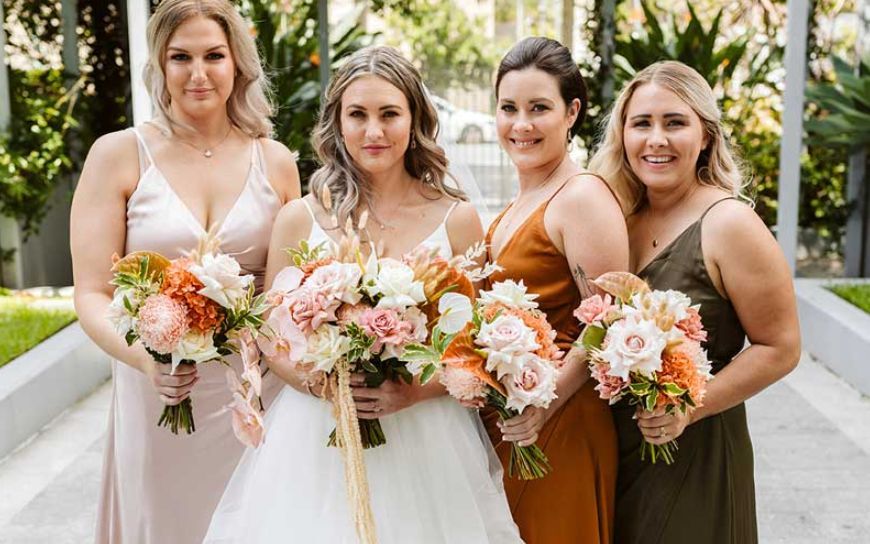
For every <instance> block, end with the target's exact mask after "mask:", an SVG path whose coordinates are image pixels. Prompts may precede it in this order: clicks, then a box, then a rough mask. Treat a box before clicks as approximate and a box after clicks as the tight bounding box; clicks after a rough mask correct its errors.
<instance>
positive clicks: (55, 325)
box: [0, 295, 76, 367]
mask: <svg viewBox="0 0 870 544" xmlns="http://www.w3.org/2000/svg"><path fill="white" fill-rule="evenodd" d="M75 320H76V314H75V310H74V309H73V306H72V300H71V299H68V298H56V299H55V298H49V299H38V298H34V297H29V296H18V295H14V296H0V367H2V366H3V365H5V364H6V363H8V362H9V361H11V360H12V359H15V358H16V357H18V356H19V355H21V354H23V353H24V352H26V351H28V350H29V349H31V348H33V347H34V346H36V345H37V344H39V343H40V342H42V341H43V340H45V339H46V338H48V337H50V336H52V335H53V334H55V333H56V332H57V331H59V330H61V329H62V328H64V327H66V326H67V325H69V324H70V323H72V322H73V321H75Z"/></svg>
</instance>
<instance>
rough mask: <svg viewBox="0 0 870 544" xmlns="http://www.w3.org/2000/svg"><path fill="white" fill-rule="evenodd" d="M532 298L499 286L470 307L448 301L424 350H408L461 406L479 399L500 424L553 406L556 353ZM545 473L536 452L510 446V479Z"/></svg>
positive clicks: (467, 302)
mask: <svg viewBox="0 0 870 544" xmlns="http://www.w3.org/2000/svg"><path fill="white" fill-rule="evenodd" d="M535 298H537V295H534V294H529V293H527V292H526V287H525V286H524V285H523V282H522V281H520V282H519V283H516V282H514V281H512V280H507V281H503V282H497V283H495V284H494V285H493V286H492V289H491V290H489V291H481V293H480V297H479V298H478V299H477V300H476V301H474V302H472V301H471V299H470V298H468V297H467V296H465V295H462V294H454V293H447V294H445V295H444V296H443V297H442V298H441V301H440V303H439V306H440V310H441V314H442V315H441V317H440V319H439V321H438V326H437V327H436V328H435V330H434V331H433V334H432V341H431V343H430V344H428V345H425V346H410V347H409V348H408V350H407V351H406V357H414V358H416V359H418V360H420V361H426V362H427V363H428V364H437V365H438V366H439V367H440V369H441V382H442V383H443V384H444V386H445V387H446V388H447V392H448V393H449V394H450V395H451V396H453V397H455V398H457V399H459V400H463V401H471V400H477V399H482V400H484V401H485V402H486V404H487V405H488V406H491V407H493V408H494V409H495V410H496V411H497V412H498V414H499V417H500V418H501V419H502V420H505V419H510V418H512V417H514V416H517V415H519V414H520V413H522V412H523V410H525V409H526V408H527V407H529V406H536V407H538V408H547V407H548V406H549V405H550V403H551V402H552V401H553V400H554V399H555V398H556V377H557V376H558V372H559V367H560V362H561V358H562V352H561V351H559V349H558V348H557V347H556V344H555V342H554V341H555V338H556V331H554V330H553V328H552V327H551V326H550V324H549V323H548V322H547V319H546V316H545V315H544V314H543V313H542V312H541V311H540V310H538V309H537V306H538V304H537V303H536V302H535V301H534V299H535ZM549 469H550V465H549V461H548V460H547V457H546V456H545V455H544V452H543V451H542V450H541V449H540V448H539V447H538V446H537V445H532V446H519V445H517V444H516V443H514V444H512V450H511V458H510V465H509V469H508V473H509V474H510V475H511V476H518V477H519V478H520V479H522V480H531V479H535V478H541V477H543V476H545V475H546V474H547V473H548V472H549Z"/></svg>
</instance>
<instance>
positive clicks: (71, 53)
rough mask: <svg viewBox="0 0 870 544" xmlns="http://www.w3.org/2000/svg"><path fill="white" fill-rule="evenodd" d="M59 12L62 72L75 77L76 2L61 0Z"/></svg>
mask: <svg viewBox="0 0 870 544" xmlns="http://www.w3.org/2000/svg"><path fill="white" fill-rule="evenodd" d="M60 11H61V17H62V18H63V71H64V72H66V73H67V74H69V75H72V76H77V75H78V73H79V47H78V37H77V36H76V24H77V23H78V2H77V1H76V0H63V2H62V3H61V8H60Z"/></svg>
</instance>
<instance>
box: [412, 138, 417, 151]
mask: <svg viewBox="0 0 870 544" xmlns="http://www.w3.org/2000/svg"><path fill="white" fill-rule="evenodd" d="M411 149H417V138H415V137H413V136H411Z"/></svg>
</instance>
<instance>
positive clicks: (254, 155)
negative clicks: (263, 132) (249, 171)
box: [251, 138, 268, 177]
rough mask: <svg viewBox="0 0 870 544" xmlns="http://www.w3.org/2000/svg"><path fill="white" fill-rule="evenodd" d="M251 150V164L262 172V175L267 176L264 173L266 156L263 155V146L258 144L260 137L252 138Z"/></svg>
mask: <svg viewBox="0 0 870 544" xmlns="http://www.w3.org/2000/svg"><path fill="white" fill-rule="evenodd" d="M253 140H254V144H253V147H254V148H253V150H251V165H252V166H256V167H257V168H259V169H260V172H262V173H263V176H265V177H268V174H267V173H266V158H265V157H264V156H263V146H261V145H260V139H259V138H254V139H253Z"/></svg>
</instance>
